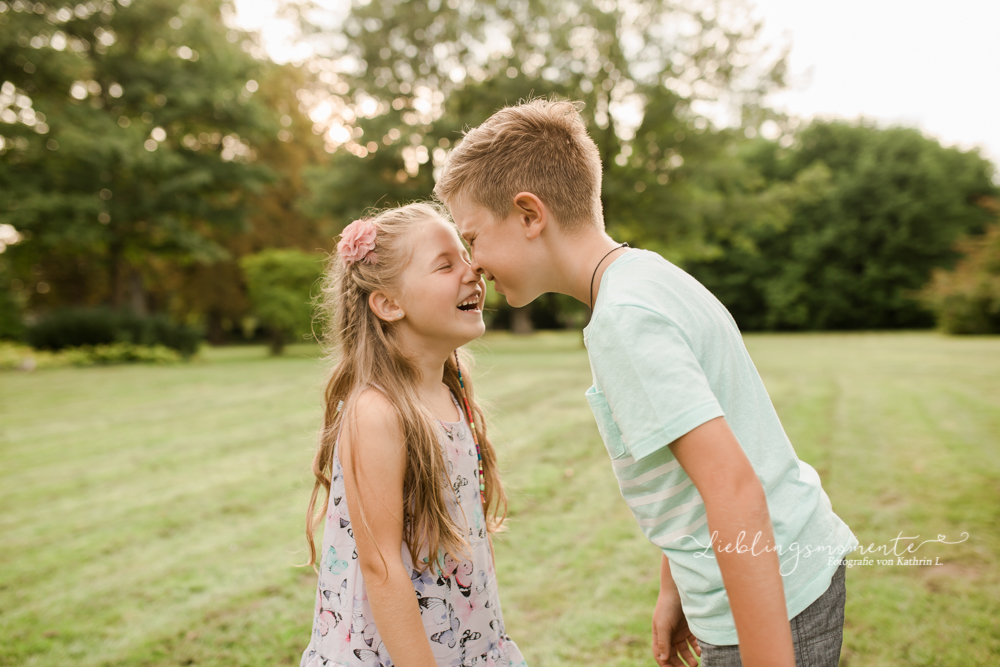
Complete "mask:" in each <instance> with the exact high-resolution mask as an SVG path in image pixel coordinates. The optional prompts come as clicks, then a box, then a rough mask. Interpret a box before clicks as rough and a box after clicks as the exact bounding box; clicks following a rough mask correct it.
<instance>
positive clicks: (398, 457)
mask: <svg viewBox="0 0 1000 667" xmlns="http://www.w3.org/2000/svg"><path fill="white" fill-rule="evenodd" d="M356 414H357V427H356V428H351V427H350V426H347V427H345V428H344V429H343V431H342V432H341V438H340V444H339V445H338V447H339V449H340V451H339V452H338V453H337V454H338V455H339V456H340V457H341V459H340V461H341V465H342V466H343V468H344V491H345V495H346V496H347V507H348V510H349V511H350V513H351V523H352V524H353V526H354V540H355V543H356V545H357V549H358V563H359V565H360V566H361V573H362V575H363V576H364V579H365V586H366V588H367V589H368V602H369V604H370V605H371V608H372V616H374V621H375V626H376V627H377V628H378V632H379V635H381V637H382V641H383V642H384V643H385V647H386V649H387V650H388V652H389V654H390V655H392V656H393V660H394V661H395V663H396V664H397V665H399V666H400V667H436V665H437V662H436V661H435V659H434V654H433V653H432V652H431V646H430V643H429V642H428V641H427V634H426V631H425V630H424V625H423V621H422V620H421V618H420V608H419V606H418V605H417V598H416V596H415V595H414V594H413V583H412V582H411V580H410V573H409V572H407V571H406V570H405V569H404V567H403V561H402V557H401V555H400V554H401V547H402V544H403V474H404V472H405V470H406V451H405V447H404V445H403V436H402V432H401V431H400V428H399V424H398V421H397V419H396V415H395V412H394V411H393V408H392V405H391V404H390V403H389V402H388V400H386V399H385V397H383V396H382V395H381V394H380V393H378V392H377V391H374V390H369V391H367V392H365V393H364V394H362V396H361V397H360V400H359V405H358V408H357V411H356ZM351 436H355V437H356V438H357V440H358V442H355V441H354V440H353V439H352V437H351ZM352 450H353V451H352ZM352 455H353V458H354V460H355V462H356V464H357V465H356V467H355V466H352V464H351V459H352ZM361 507H364V510H365V517H364V518H365V519H366V520H367V521H363V520H362V517H361V512H360V508H361ZM365 523H367V527H366V525H365ZM345 621H347V622H350V621H348V620H347V619H345Z"/></svg>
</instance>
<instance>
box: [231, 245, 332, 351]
mask: <svg viewBox="0 0 1000 667" xmlns="http://www.w3.org/2000/svg"><path fill="white" fill-rule="evenodd" d="M240 266H241V267H242V268H243V273H244V275H245V276H246V283H247V292H248V294H249V297H250V302H251V303H252V304H253V311H252V312H253V314H254V315H255V316H256V317H257V318H258V319H259V320H260V321H261V323H262V324H263V325H264V326H265V327H266V328H267V329H268V331H269V334H270V341H271V354H273V355H278V354H281V352H282V350H284V348H285V344H286V343H288V342H291V341H292V340H293V339H294V337H295V336H296V335H303V334H306V333H308V332H309V331H310V326H311V324H312V320H313V317H312V315H313V306H312V296H311V294H310V292H311V290H312V287H313V285H314V284H316V281H317V280H319V277H320V275H321V273H322V263H321V261H320V259H319V257H318V256H317V255H310V254H306V253H304V252H301V251H298V250H264V251H263V252H260V253H257V254H256V255H247V256H246V257H244V258H243V259H241V260H240Z"/></svg>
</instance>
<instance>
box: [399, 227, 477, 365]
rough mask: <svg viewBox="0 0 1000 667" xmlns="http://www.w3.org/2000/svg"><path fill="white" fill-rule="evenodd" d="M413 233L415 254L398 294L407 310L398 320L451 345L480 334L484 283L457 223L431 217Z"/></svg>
mask: <svg viewBox="0 0 1000 667" xmlns="http://www.w3.org/2000/svg"><path fill="white" fill-rule="evenodd" d="M414 236H415V237H416V238H415V239H414V240H413V241H412V242H413V243H414V244H415V245H414V248H413V255H412V256H411V258H410V263H409V264H408V265H407V267H406V269H405V270H404V271H403V274H402V281H401V283H402V284H401V286H400V296H399V298H397V299H396V301H397V303H398V305H399V306H400V308H401V310H402V311H403V313H405V315H404V317H403V319H402V320H401V321H400V326H401V327H402V328H403V329H404V330H405V331H408V332H409V333H410V334H413V335H416V336H419V337H420V338H423V339H425V340H427V341H428V342H431V343H433V344H435V345H436V344H441V343H443V344H444V347H446V348H447V349H449V350H451V349H455V348H457V347H461V346H462V345H465V344H466V343H468V342H469V341H471V340H475V339H476V338H478V337H480V336H482V335H483V333H484V332H485V331H486V325H485V324H484V323H483V302H484V299H485V295H486V285H485V283H484V282H483V279H482V277H481V276H480V275H479V274H478V273H477V272H476V271H474V270H473V268H472V264H471V263H470V261H469V254H468V252H466V250H465V247H464V246H463V245H462V242H461V241H460V240H459V238H458V234H457V233H456V232H455V229H454V227H452V226H451V225H449V224H448V223H447V222H445V221H444V220H429V221H428V222H427V224H426V225H424V226H423V228H421V229H420V230H418V231H416V232H414Z"/></svg>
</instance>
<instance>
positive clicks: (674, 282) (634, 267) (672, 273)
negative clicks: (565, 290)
mask: <svg viewBox="0 0 1000 667" xmlns="http://www.w3.org/2000/svg"><path fill="white" fill-rule="evenodd" d="M636 309H638V311H644V312H645V315H644V316H645V317H648V316H658V317H660V318H663V319H665V320H667V321H670V322H672V323H674V324H679V325H683V324H686V323H688V320H690V319H691V318H692V316H694V317H696V318H697V319H700V317H698V316H700V315H704V314H710V315H712V316H720V315H723V313H724V314H725V316H727V319H728V312H727V311H726V310H725V307H724V306H722V304H721V303H720V302H719V300H718V299H716V298H715V296H714V295H713V294H712V293H711V292H710V291H708V289H707V288H706V287H705V286H704V285H702V284H701V283H700V282H698V280H697V279H695V278H694V277H693V276H692V275H691V274H689V273H687V272H686V271H684V269H682V268H680V267H679V266H677V265H676V264H674V263H672V262H670V261H669V260H667V259H665V258H664V257H662V256H660V255H659V254H657V253H655V252H652V251H649V250H631V251H629V252H627V253H625V254H624V255H622V256H621V257H619V258H618V259H617V260H616V261H615V262H613V263H612V264H611V265H610V266H609V267H608V269H607V270H606V271H605V272H604V276H602V278H601V286H600V290H599V291H598V295H597V302H596V303H595V304H594V318H593V319H592V321H595V320H597V319H601V320H617V319H620V318H621V317H623V316H624V317H628V316H629V313H632V312H633V311H635V310H636Z"/></svg>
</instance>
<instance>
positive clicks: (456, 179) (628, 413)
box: [435, 100, 857, 667]
mask: <svg viewBox="0 0 1000 667" xmlns="http://www.w3.org/2000/svg"><path fill="white" fill-rule="evenodd" d="M435 194H436V195H437V197H438V198H439V199H440V200H441V201H442V202H444V203H445V204H446V205H447V206H448V208H449V209H450V210H451V213H452V216H453V218H454V220H455V223H456V224H457V225H458V228H459V231H460V233H461V234H462V236H463V238H464V239H465V240H466V242H467V243H468V244H469V247H470V249H471V254H472V261H473V265H474V267H475V268H476V269H477V270H479V271H482V272H483V273H484V274H485V277H486V278H487V279H488V280H492V281H493V282H494V284H495V286H496V289H497V291H498V292H501V293H502V294H504V295H505V296H506V297H507V301H508V303H510V305H512V306H514V307H520V306H524V305H526V304H528V303H530V302H531V301H532V300H533V299H535V298H536V297H537V296H538V295H540V294H543V293H545V292H561V293H563V294H568V295H570V296H573V297H575V298H576V299H578V300H579V301H582V302H583V303H586V304H588V305H589V306H590V307H591V308H592V310H593V315H592V317H591V321H590V323H589V324H588V325H587V327H586V328H585V329H584V342H585V343H586V345H587V350H588V354H589V357H590V363H591V367H592V369H593V375H594V383H593V386H592V387H591V388H590V389H589V390H588V391H587V395H586V397H587V400H588V401H589V403H590V406H591V409H592V410H593V412H594V416H595V418H596V419H597V425H598V429H599V430H600V432H601V437H602V438H603V440H604V443H605V445H606V447H607V449H608V453H609V454H610V456H611V460H612V461H611V463H612V466H613V467H614V472H615V476H616V477H617V478H618V483H619V486H620V488H621V491H622V496H623V497H624V498H625V500H626V502H627V503H628V505H629V507H630V508H631V510H632V513H633V514H634V516H635V518H636V520H637V521H638V523H639V525H640V526H641V527H642V530H643V532H644V533H645V534H646V536H647V538H648V539H649V540H650V541H651V542H652V543H653V544H655V545H657V546H658V547H660V549H661V550H662V552H663V556H662V558H661V566H660V595H659V598H658V600H657V604H656V608H655V610H654V612H653V654H654V657H655V659H656V661H657V663H658V664H659V665H660V666H661V667H663V666H665V665H668V664H670V665H677V666H679V665H682V664H683V663H682V662H681V660H682V659H683V660H684V661H686V662H687V663H689V664H694V660H695V658H694V655H693V654H692V652H693V653H697V654H698V655H700V656H701V658H702V664H703V665H704V666H705V667H713V666H715V665H740V664H741V659H742V664H743V665H746V666H747V667H750V666H757V665H759V666H766V667H778V666H790V665H793V664H798V665H822V666H824V667H825V666H828V665H829V666H835V665H837V663H838V661H839V656H840V647H841V641H842V633H843V622H844V617H843V614H844V600H845V589H844V567H843V565H842V564H840V563H839V562H838V561H839V560H840V557H841V556H842V555H843V554H844V553H846V552H847V551H849V550H851V549H853V548H854V547H855V546H856V545H857V540H856V539H855V537H854V535H853V534H852V533H851V530H850V529H849V528H848V527H847V525H846V524H845V523H844V522H843V521H841V520H840V518H838V517H837V515H836V514H834V513H833V510H832V509H831V507H830V501H829V499H828V498H827V496H826V493H825V492H824V491H823V489H822V486H821V485H820V480H819V476H818V475H817V474H816V472H815V470H813V469H812V468H811V467H810V466H808V465H807V464H805V463H803V462H801V461H799V460H798V458H797V457H796V455H795V451H794V450H793V449H792V446H791V444H790V443H789V441H788V438H787V436H786V435H785V432H784V430H783V429H782V427H781V423H780V422H779V420H778V417H777V414H776V413H775V411H774V408H773V406H772V405H771V401H770V398H769V397H768V395H767V392H766V390H765V389H764V385H763V383H762V382H761V380H760V377H759V376H758V374H757V371H756V369H755V368H754V366H753V363H752V362H751V360H750V357H749V355H748V354H747V351H746V348H745V347H744V345H743V340H742V337H741V335H740V333H739V330H738V329H737V327H736V323H735V322H734V321H733V319H732V317H731V316H730V315H729V313H728V311H727V310H726V309H725V307H724V306H723V305H722V304H721V303H719V301H718V300H717V299H715V297H713V296H712V295H711V293H709V292H708V291H707V290H706V289H705V288H704V287H703V286H702V285H701V284H700V283H698V282H697V281H696V280H695V279H694V278H692V277H691V276H689V275H688V274H686V273H685V272H684V271H682V270H680V269H679V268H677V267H676V266H674V265H672V264H670V263H669V262H667V261H666V260H664V259H663V258H662V257H660V256H659V255H656V254H655V253H652V252H647V251H643V250H631V249H628V248H626V247H624V246H625V244H621V245H619V244H617V243H616V242H614V241H613V240H612V239H611V238H610V237H609V236H608V235H607V234H606V233H605V231H604V218H603V211H602V207H601V163H600V157H599V154H598V151H597V147H596V146H595V145H594V142H593V141H592V140H591V139H590V137H589V136H588V135H587V132H586V129H585V128H584V126H583V122H582V120H581V119H580V116H579V114H578V112H577V110H576V107H575V106H574V105H573V104H571V103H568V102H551V101H547V100H535V101H533V102H529V103H527V104H522V105H520V106H516V107H508V108H506V109H502V110H501V111H498V112H497V113H495V114H494V115H493V116H492V117H490V118H489V119H488V120H487V121H486V122H485V123H483V124H482V125H480V126H479V127H477V128H475V129H472V130H470V131H469V132H467V133H466V135H465V137H464V139H463V140H462V142H461V143H460V144H459V145H458V146H457V147H456V148H455V150H454V151H453V152H452V153H451V155H450V156H449V158H448V162H447V164H446V165H445V167H444V169H443V171H442V174H441V177H440V179H439V180H438V183H437V185H436V187H435ZM709 547H711V550H710V549H709Z"/></svg>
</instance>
